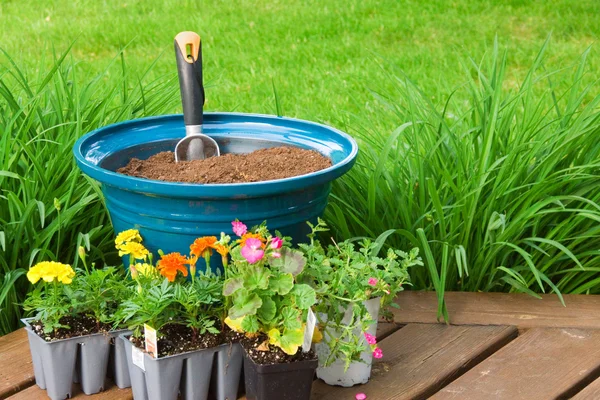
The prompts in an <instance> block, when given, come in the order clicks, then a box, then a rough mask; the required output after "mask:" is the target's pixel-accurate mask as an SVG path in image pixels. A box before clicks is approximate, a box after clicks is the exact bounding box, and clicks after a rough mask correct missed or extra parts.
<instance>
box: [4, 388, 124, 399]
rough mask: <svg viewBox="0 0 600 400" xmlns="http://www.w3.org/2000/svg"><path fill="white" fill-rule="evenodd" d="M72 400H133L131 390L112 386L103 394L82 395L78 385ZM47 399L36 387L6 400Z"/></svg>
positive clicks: (43, 391)
mask: <svg viewBox="0 0 600 400" xmlns="http://www.w3.org/2000/svg"><path fill="white" fill-rule="evenodd" d="M72 398H73V399H82V400H83V399H88V400H131V399H133V394H132V393H131V389H119V388H118V387H117V386H115V385H113V386H111V387H109V388H108V389H107V390H105V391H104V392H100V393H98V394H93V395H89V396H88V395H86V394H85V393H83V392H82V391H81V389H80V387H79V385H75V387H74V391H73V397H72ZM43 399H49V397H48V395H47V394H46V391H45V390H42V389H40V388H39V387H37V386H36V385H34V386H31V387H29V388H27V389H25V390H23V391H21V392H19V393H17V394H15V395H13V396H11V397H9V398H8V399H7V400H43Z"/></svg>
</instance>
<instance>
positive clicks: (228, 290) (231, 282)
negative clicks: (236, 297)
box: [223, 278, 244, 296]
mask: <svg viewBox="0 0 600 400" xmlns="http://www.w3.org/2000/svg"><path fill="white" fill-rule="evenodd" d="M243 286H244V279H242V278H229V279H227V280H226V281H225V283H224V284H223V295H224V296H231V295H232V294H234V293H235V292H237V291H238V290H239V289H241V288H242V287H243Z"/></svg>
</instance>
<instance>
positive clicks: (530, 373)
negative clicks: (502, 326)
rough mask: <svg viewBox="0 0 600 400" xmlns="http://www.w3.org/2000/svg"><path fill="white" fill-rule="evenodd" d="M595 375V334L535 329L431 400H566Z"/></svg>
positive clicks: (598, 360)
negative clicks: (565, 399)
mask: <svg viewBox="0 0 600 400" xmlns="http://www.w3.org/2000/svg"><path fill="white" fill-rule="evenodd" d="M599 375H600V331H596V330H583V329H572V328H554V329H543V328H536V329H531V330H528V331H527V332H525V333H524V334H523V335H521V336H519V338H517V339H516V340H513V341H512V342H511V343H509V344H508V345H506V346H505V347H503V348H502V349H500V350H498V352H496V353H495V354H493V355H492V356H491V357H489V358H487V359H486V360H484V361H483V362H481V363H480V364H479V365H477V366H476V367H475V368H473V369H471V370H469V371H468V372H466V373H465V374H464V375H463V376H462V377H460V378H459V379H457V380H455V381H454V382H452V383H451V384H449V385H448V386H446V387H445V388H443V389H442V390H441V391H440V392H439V393H437V394H436V395H435V396H433V397H432V399H437V400H441V399H444V400H446V399H461V400H470V399H528V400H548V399H558V398H561V399H562V398H570V397H571V396H572V395H573V394H575V393H577V392H579V391H580V390H581V389H583V388H584V387H585V386H586V385H587V384H589V383H590V382H591V381H592V380H593V379H595V378H597V377H598V376H599Z"/></svg>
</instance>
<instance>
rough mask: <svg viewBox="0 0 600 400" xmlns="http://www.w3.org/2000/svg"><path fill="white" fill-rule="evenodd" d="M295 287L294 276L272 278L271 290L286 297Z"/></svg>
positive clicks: (286, 275)
mask: <svg viewBox="0 0 600 400" xmlns="http://www.w3.org/2000/svg"><path fill="white" fill-rule="evenodd" d="M293 287H294V277H293V276H292V274H289V273H288V274H278V275H275V276H272V277H271V280H270V281H269V288H270V289H272V290H274V291H275V292H277V293H279V294H280V295H286V294H288V293H289V292H290V290H292V288H293Z"/></svg>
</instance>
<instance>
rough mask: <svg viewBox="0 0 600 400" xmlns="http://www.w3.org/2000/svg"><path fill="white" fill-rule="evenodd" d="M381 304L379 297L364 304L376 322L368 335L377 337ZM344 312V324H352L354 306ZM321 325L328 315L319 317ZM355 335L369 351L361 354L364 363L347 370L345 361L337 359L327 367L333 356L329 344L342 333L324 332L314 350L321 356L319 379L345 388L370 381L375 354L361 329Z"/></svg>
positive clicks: (358, 363) (353, 364)
mask: <svg viewBox="0 0 600 400" xmlns="http://www.w3.org/2000/svg"><path fill="white" fill-rule="evenodd" d="M380 303H381V298H380V297H377V298H375V299H370V300H367V301H365V302H364V303H363V304H364V305H365V307H366V308H367V311H368V313H369V314H370V317H371V319H372V320H375V321H376V322H375V323H374V324H372V325H371V326H369V329H368V330H367V333H369V334H371V335H373V336H375V334H376V333H377V317H378V316H379V306H380ZM341 311H343V312H344V317H343V318H342V323H343V324H346V325H347V324H348V323H350V320H351V318H352V305H350V306H348V307H347V308H346V309H345V310H341ZM317 317H318V319H319V323H325V322H327V318H326V315H318V316H317ZM354 334H355V335H356V336H357V337H359V340H360V342H361V343H363V344H364V345H365V346H367V349H366V350H365V351H363V352H362V353H361V354H360V358H361V360H362V361H352V362H351V363H350V366H349V367H348V369H347V370H346V369H345V366H346V365H345V362H344V360H340V359H337V360H335V361H334V362H333V363H332V364H331V365H329V366H327V367H325V366H324V364H325V360H327V358H328V357H329V354H331V350H330V349H329V346H328V345H327V343H328V342H329V341H330V340H331V339H332V338H335V337H336V336H337V337H339V335H340V333H339V332H337V331H335V330H333V329H328V330H327V331H326V332H323V335H324V337H323V341H321V342H320V343H315V345H314V349H315V352H316V353H317V355H318V356H319V367H318V368H317V378H319V379H322V380H323V381H324V382H325V383H327V384H328V385H333V386H344V387H350V386H354V385H359V384H364V383H367V382H368V381H369V378H370V377H371V365H372V363H373V353H372V352H371V349H370V347H369V344H368V343H367V341H366V339H365V337H364V332H362V331H361V330H360V328H356V329H354Z"/></svg>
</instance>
